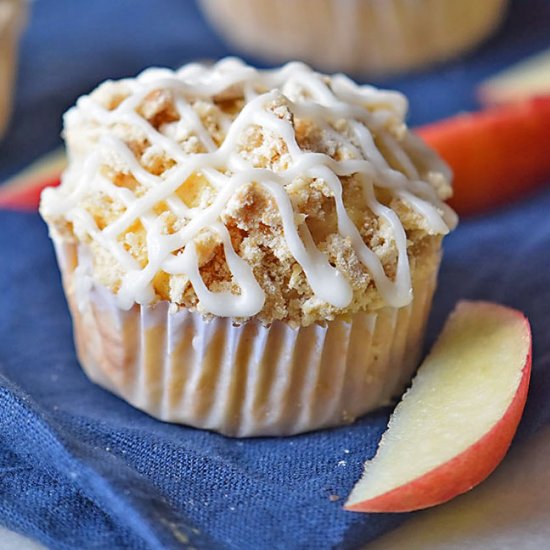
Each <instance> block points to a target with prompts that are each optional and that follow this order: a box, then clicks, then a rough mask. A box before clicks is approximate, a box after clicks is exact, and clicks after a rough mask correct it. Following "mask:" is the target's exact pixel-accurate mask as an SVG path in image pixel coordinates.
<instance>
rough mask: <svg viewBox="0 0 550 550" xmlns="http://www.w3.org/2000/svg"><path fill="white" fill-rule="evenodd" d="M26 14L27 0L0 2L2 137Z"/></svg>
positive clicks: (1, 0) (0, 130) (0, 104)
mask: <svg viewBox="0 0 550 550" xmlns="http://www.w3.org/2000/svg"><path fill="white" fill-rule="evenodd" d="M26 14H27V2H26V1H25V0H0V137H2V135H3V134H4V131H5V129H6V125H7V123H8V117H9V115H10V111H11V104H12V91H13V85H14V80H15V68H16V65H17V46H18V42H19V36H20V34H21V30H22V28H23V23H24V21H25V19H26Z"/></svg>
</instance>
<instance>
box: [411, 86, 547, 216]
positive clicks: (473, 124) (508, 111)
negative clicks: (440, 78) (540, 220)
mask: <svg viewBox="0 0 550 550" xmlns="http://www.w3.org/2000/svg"><path fill="white" fill-rule="evenodd" d="M549 127H550V96H547V97H537V98H533V99H531V100H529V101H526V102H522V103H517V104H516V103H514V104H511V105H505V106H502V107H495V108H493V109H486V110H484V111H480V112H478V113H464V114H460V115H457V116H454V117H451V118H447V119H444V120H440V121H438V122H434V123H433V124H429V125H427V126H423V127H421V128H418V130H417V132H418V134H419V135H420V136H421V137H422V138H423V139H424V140H425V141H426V142H427V143H428V145H430V146H431V147H433V148H434V149H435V150H436V151H437V152H438V153H439V154H440V155H441V156H442V157H443V159H444V160H445V161H446V162H447V163H448V164H449V166H450V167H451V169H452V171H453V174H454V178H453V197H452V198H451V200H450V201H449V204H450V205H451V206H452V207H453V208H454V209H455V210H456V211H457V212H458V213H459V214H475V213H477V212H481V211H483V210H485V209H487V208H494V207H497V206H500V205H503V204H507V203H509V202H511V201H512V200H514V199H517V198H520V197H522V196H525V195H526V194H527V193H529V192H530V191H534V190H535V189H537V188H539V187H542V186H544V185H546V184H547V183H548V182H549V181H550V155H549V154H548V136H549V131H548V128H549Z"/></svg>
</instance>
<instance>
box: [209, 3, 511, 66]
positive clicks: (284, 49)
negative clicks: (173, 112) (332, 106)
mask: <svg viewBox="0 0 550 550" xmlns="http://www.w3.org/2000/svg"><path fill="white" fill-rule="evenodd" d="M506 4H507V0H483V1H480V0H462V1H460V2H458V1H456V0H383V1H378V0H361V1H357V0H297V1H296V0H278V1H277V2H273V1H271V0H201V5H202V7H203V10H204V12H205V14H206V15H207V16H208V18H209V19H210V20H211V22H212V23H213V24H214V26H215V27H216V28H217V29H218V30H219V32H220V33H221V34H222V35H223V36H224V37H225V38H227V39H228V41H229V42H231V43H232V44H234V45H235V46H237V47H238V48H240V49H242V50H243V51H245V52H247V53H250V54H253V55H259V56H263V57H265V58H266V59H268V60H269V61H275V62H281V61H288V60H293V59H301V60H304V61H307V62H310V63H312V64H314V65H316V66H317V67H318V68H320V69H323V70H328V71H346V72H351V73H363V74H382V73H391V72H396V71H402V70H407V69H412V68H418V67H421V66H424V65H428V64H430V63H435V62H437V61H441V60H444V59H447V58H449V57H452V56H455V55H457V54H459V53H462V52H464V51H467V50H468V49H470V48H471V47H474V46H475V45H477V44H478V43H479V42H481V41H482V40H483V39H484V38H486V37H487V36H488V35H489V34H491V32H492V31H493V30H494V29H495V28H496V27H497V26H498V24H499V23H500V21H501V19H502V17H503V15H504V13H505V7H506Z"/></svg>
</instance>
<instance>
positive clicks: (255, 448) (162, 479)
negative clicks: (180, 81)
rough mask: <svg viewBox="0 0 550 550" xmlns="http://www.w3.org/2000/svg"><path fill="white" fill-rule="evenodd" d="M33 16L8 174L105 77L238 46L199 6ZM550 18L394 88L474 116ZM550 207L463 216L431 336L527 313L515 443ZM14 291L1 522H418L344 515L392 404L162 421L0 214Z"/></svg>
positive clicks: (53, 531) (35, 245) (289, 530)
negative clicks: (462, 304)
mask: <svg viewBox="0 0 550 550" xmlns="http://www.w3.org/2000/svg"><path fill="white" fill-rule="evenodd" d="M32 7H33V19H32V21H31V25H30V28H29V32H28V34H27V36H26V38H25V40H24V43H23V49H22V63H21V73H20V80H19V89H18V95H17V103H16V113H15V117H14V120H13V123H12V127H11V131H10V133H9V135H8V137H7V139H6V141H5V142H4V143H3V145H2V146H0V179H2V178H3V177H5V176H8V175H9V174H11V173H13V172H14V171H16V170H17V169H18V168H19V167H21V166H22V165H24V164H25V163H26V162H28V161H29V160H31V159H32V158H34V157H35V156H36V155H38V154H40V153H42V152H45V151H47V150H49V149H51V148H52V147H54V146H55V145H56V144H57V143H58V139H59V138H58V133H59V129H60V115H61V113H62V111H63V110H64V109H66V108H67V107H68V106H70V104H71V103H73V102H74V100H75V98H76V96H78V95H79V94H81V93H83V92H85V91H88V90H89V89H91V88H92V87H93V86H94V85H95V84H96V83H97V82H98V81H100V80H103V79H105V78H107V77H119V76H122V75H131V74H134V73H136V72H137V71H138V70H140V69H142V68H143V67H145V66H147V65H150V64H162V65H170V66H176V65H178V64H181V63H182V62H185V61H187V60H189V59H194V58H212V57H220V56H222V55H225V54H226V53H228V51H227V50H226V48H225V46H223V45H222V43H221V42H220V41H219V40H218V39H216V38H215V36H214V35H213V34H212V33H211V31H209V30H208V28H207V27H206V25H205V23H204V22H203V20H202V19H201V17H200V15H199V13H198V11H197V10H196V7H195V6H194V4H192V3H191V2H181V1H179V0H156V1H155V2H154V3H153V2H150V1H147V0H119V1H117V2H112V0H94V2H74V0H41V1H40V2H36V3H34V4H33V6H32ZM549 24H550V2H548V1H547V0H523V1H518V2H516V3H514V4H513V6H512V15H511V16H510V17H509V18H508V20H507V23H506V25H505V27H504V30H503V31H502V33H501V34H500V35H499V36H498V37H496V38H494V39H493V40H491V41H490V42H489V43H488V44H487V45H486V46H485V47H484V48H482V49H481V50H480V51H479V52H478V53H477V54H476V55H472V56H469V57H467V58H466V59H464V60H462V61H461V62H457V63H452V64H450V65H446V66H444V67H442V68H440V69H438V70H434V71H431V72H428V73H424V74H421V75H416V76H411V77H408V78H402V79H394V80H393V81H392V82H387V84H388V85H391V86H395V87H398V88H400V89H402V90H404V91H405V92H406V93H407V94H408V95H409V96H410V98H411V104H412V119H413V122H415V123H420V122H424V121H427V120H432V119H435V118H438V117H440V116H445V115H449V114H451V113H453V112H455V111H457V110H460V109H465V108H471V107H473V106H474V101H473V85H474V84H475V83H476V82H478V81H479V80H480V79H482V78H483V77H484V76H486V75H488V74H491V73H492V72H494V71H495V70H497V69H498V68H500V67H501V66H503V65H506V64H508V63H510V62H512V61H515V60H516V59H518V58H521V57H522V56H523V55H525V54H527V53H530V52H533V51H536V50H538V49H541V48H542V47H543V46H546V45H548V35H547V29H548V26H549ZM252 61H254V60H252ZM549 211H550V191H548V190H544V191H542V192H539V193H538V194H535V195H533V196H531V197H528V198H526V199H525V200H524V201H523V202H519V203H517V204H514V205H511V206H510V207H508V208H506V209H502V210H500V211H498V212H495V213H492V214H488V215H485V216H483V217H478V218H475V219H470V220H465V221H463V222H462V224H461V226H460V228H459V229H458V230H457V231H456V232H455V233H453V234H452V235H451V236H450V237H449V238H448V239H447V240H446V255H445V260H444V262H443V267H442V273H441V278H440V286H439V290H438V293H437V296H436V299H435V307H434V314H433V316H432V321H431V324H430V330H429V340H432V339H433V337H434V336H435V335H436V334H437V331H438V330H439V328H440V326H441V324H442V322H443V320H444V318H445V316H446V315H447V313H448V312H449V311H450V310H451V309H452V307H453V305H454V304H455V302H456V301H457V300H458V299H460V298H480V299H487V300H495V301H498V302H502V303H505V304H509V305H511V306H514V307H516V308H519V309H521V310H523V311H525V312H526V313H527V315H528V316H529V318H530V320H531V323H532V327H533V333H534V339H535V350H534V365H533V375H532V384H531V390H530V394H529V399H528V403H527V407H526V411H525V415H524V418H523V421H522V424H521V427H520V433H519V436H518V439H522V438H525V436H526V435H528V434H529V433H532V432H533V431H534V430H536V429H537V428H538V427H539V426H541V425H542V424H544V423H545V422H548V421H549V420H550V399H549V398H550V269H549V268H550V217H549V216H548V212H549ZM0 296H1V299H0V523H1V524H3V525H6V526H8V527H10V528H12V529H15V530H17V531H20V532H22V533H25V534H27V535H29V536H31V537H34V538H36V539H38V540H40V541H42V542H43V543H44V544H46V545H47V546H48V547H50V548H54V549H67V550H69V549H70V550H73V549H74V548H83V549H88V548H100V549H104V548H109V549H118V548H121V549H126V548H128V549H132V550H133V549H136V550H139V549H144V550H149V549H165V548H166V549H172V548H174V549H176V548H197V549H201V548H205V549H208V550H215V549H239V550H247V549H250V550H253V549H254V550H255V549H258V548H270V549H284V550H294V549H319V550H323V549H330V548H341V549H348V548H349V549H352V548H358V547H360V546H361V545H362V544H364V543H366V542H368V541H370V540H372V539H374V538H375V537H377V536H379V535H380V534H382V533H384V532H386V531H388V530H390V529H392V528H395V527H396V526H397V525H398V524H399V523H400V522H402V521H403V520H404V519H406V517H407V516H406V515H389V514H382V515H364V514H355V513H350V512H344V511H343V510H342V508H341V507H342V503H343V500H344V498H345V497H346V495H347V494H348V493H349V491H350V489H351V487H352V486H353V484H354V482H355V481H356V480H357V479H358V477H359V476H360V473H361V470H362V464H363V462H364V460H365V459H366V458H368V457H370V456H372V455H373V453H374V452H375V449H376V444H377V442H378V439H379V437H380V435H381V433H382V432H383V430H384V428H385V426H386V422H387V418H388V414H389V412H390V411H389V410H380V411H377V412H375V413H373V414H370V415H368V416H366V417H365V418H363V419H361V420H359V421H358V422H356V423H355V424H353V425H352V426H348V427H344V428H338V429H333V430H325V431H321V432H317V433H313V434H306V435H302V436H296V437H292V438H281V439H255V440H234V439H229V438H225V437H223V436H219V435H216V434H212V433H207V432H202V431H199V430H194V429H191V428H186V427H181V426H175V425H170V424H165V423H162V422H159V421H157V420H154V419H152V418H150V417H149V416H147V415H145V414H143V413H141V412H139V411H137V410H135V409H133V408H132V407H130V406H129V405H127V404H125V403H124V402H123V401H121V400H119V399H117V398H116V397H114V396H112V395H110V394H109V393H107V392H105V391H104V390H102V389H100V388H99V387H97V386H95V385H93V384H92V383H90V382H89V381H88V380H87V378H86V377H85V376H84V374H83V373H82V371H81V370H80V368H79V366H78V363H77V361H76V357H75V352H74V347H73V343H72V336H71V323H70V318H69V314H68V311H67V307H66V303H65V299H64V296H63V292H62V289H61V283H60V278H59V273H58V271H57V268H56V264H55V260H54V256H53V250H52V246H51V244H50V242H49V240H48V237H47V231H46V227H45V225H44V224H43V223H42V221H41V220H40V219H39V217H38V215H37V214H21V213H14V212H0ZM418 444H419V445H422V441H419V442H418ZM336 497H339V498H336Z"/></svg>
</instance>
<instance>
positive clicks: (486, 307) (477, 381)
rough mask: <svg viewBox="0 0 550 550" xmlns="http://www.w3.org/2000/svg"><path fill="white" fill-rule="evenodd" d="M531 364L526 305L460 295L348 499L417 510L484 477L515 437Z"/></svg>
mask: <svg viewBox="0 0 550 550" xmlns="http://www.w3.org/2000/svg"><path fill="white" fill-rule="evenodd" d="M530 372H531V330H530V326H529V322H528V321H527V319H526V318H525V317H524V316H523V314H521V313H520V312H518V311H515V310H513V309H510V308H507V307H504V306H499V305H496V304H491V303H486V302H461V303H460V304H459V305H458V307H457V308H456V310H455V311H454V312H453V313H452V315H451V316H450V317H449V319H448V321H447V323H446V325H445V327H444V329H443V332H442V333H441V335H440V337H439V339H438V341H437V342H436V344H435V346H434V347H433V349H432V351H431V353H430V355H429V356H428V357H427V358H426V359H425V360H424V362H423V364H422V365H421V366H420V368H419V370H418V373H417V375H416V377H415V378H414V380H413V383H412V386H411V388H410V389H409V390H408V391H407V392H406V393H405V395H404V397H403V399H402V401H401V402H400V403H399V404H398V405H397V407H396V409H395V411H394V413H393V415H392V417H391V419H390V422H389V426H388V429H387V431H386V432H385V433H384V435H383V436H382V440H381V442H380V445H379V447H378V451H377V453H376V455H375V457H374V458H373V459H372V460H370V461H368V462H367V463H366V464H365V472H364V474H363V477H362V478H361V479H360V480H359V482H358V483H357V484H356V485H355V487H354V488H353V490H352V492H351V495H350V496H349V498H348V501H347V502H346V505H345V508H346V509H347V510H352V511H356V512H409V511H412V510H419V509H421V508H427V507H429V506H434V505H436V504H440V503H442V502H446V501H447V500H450V499H451V498H453V497H455V496H457V495H459V494H461V493H464V492H466V491H468V490H469V489H471V488H472V487H474V486H475V485H477V484H478V483H480V482H481V481H483V480H484V479H485V478H486V477H487V476H488V475H489V474H490V473H491V472H492V471H493V470H494V469H495V468H496V466H497V465H498V464H499V463H500V461H501V460H502V459H503V457H504V455H505V454H506V451H507V450H508V447H509V446H510V443H511V441H512V438H513V436H514V434H515V432H516V428H517V426H518V423H519V420H520V418H521V414H522V412H523V407H524V405H525V399H526V397H527V389H528V386H529V377H530Z"/></svg>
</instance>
